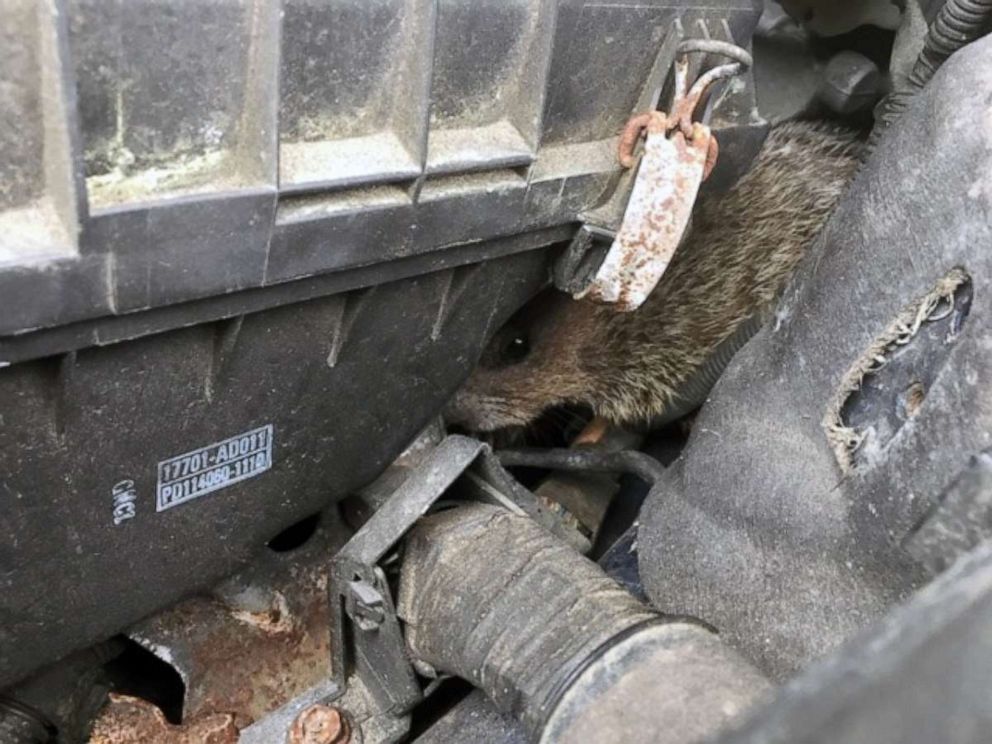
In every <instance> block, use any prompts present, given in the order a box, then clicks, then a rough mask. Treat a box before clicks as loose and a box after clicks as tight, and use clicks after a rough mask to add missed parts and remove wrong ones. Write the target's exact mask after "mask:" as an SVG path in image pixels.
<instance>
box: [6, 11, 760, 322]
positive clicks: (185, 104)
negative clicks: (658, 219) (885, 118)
mask: <svg viewBox="0 0 992 744" xmlns="http://www.w3.org/2000/svg"><path fill="white" fill-rule="evenodd" d="M63 3H64V7H63ZM759 6H760V3H757V4H756V2H752V0H746V1H745V0H723V1H721V2H717V3H711V4H709V5H708V6H707V7H706V8H705V9H703V10H699V9H697V10H691V9H692V3H691V2H688V1H687V2H685V3H678V2H674V3H673V2H671V0H641V1H640V2H637V3H629V2H603V1H602V0H596V1H594V0H281V1H280V2H276V1H275V0H197V1H196V2H186V1H181V0H127V2H121V0H44V1H42V0H37V1H36V0H0V9H2V10H3V11H4V19H5V24H4V31H3V32H2V33H3V34H4V35H3V41H4V44H3V46H2V47H0V83H2V84H3V85H2V97H0V117H2V122H3V123H4V124H6V125H7V126H5V128H4V129H5V131H4V132H3V133H0V138H3V139H2V140H0V141H2V143H3V148H2V150H0V175H2V176H3V179H4V185H5V188H4V190H3V192H2V195H0V227H3V228H5V229H3V230H0V290H2V291H3V293H4V294H3V296H2V298H0V299H2V302H3V304H4V312H0V334H6V335H9V334H12V333H23V332H27V331H30V330H32V329H38V328H45V327H50V326H54V325H61V324H65V323H71V322H76V321H81V320H87V319H93V318H100V317H104V316H107V315H109V314H123V313H130V312H135V311H139V310H144V309H151V308H157V307H162V306H166V305H172V304H176V303H183V302H187V301H192V300H201V299H204V298H209V297H212V296H216V295H220V294H229V293H232V292H238V291H241V290H247V289H252V288H258V287H264V286H269V285H272V284H276V283H281V282H286V281H292V280H297V279H301V278H306V277H310V276H315V275H318V274H322V273H326V272H331V271H337V270H341V269H346V268H350V267H354V266H366V265H372V264H375V263H381V262H387V261H392V260H396V259H399V258H403V257H407V256H411V255H414V254H418V253H425V252H433V251H437V250H441V249H447V248H450V247H452V246H454V245H458V244H464V243H473V242H478V241H481V240H486V239H490V238H495V237H499V236H506V235H512V234H516V233H520V232H524V231H529V230H535V229H544V228H551V227H556V226H560V225H567V224H570V223H574V222H576V221H577V218H578V216H579V215H580V214H582V213H583V212H585V211H586V210H588V209H590V208H591V207H593V206H595V205H596V204H597V203H598V202H599V201H600V200H601V198H602V197H603V194H604V193H605V192H606V191H607V190H608V189H609V188H610V187H611V184H612V183H613V182H614V181H613V179H614V177H615V176H616V174H617V172H618V169H617V165H616V162H615V156H614V152H615V138H616V135H617V131H618V129H619V127H620V125H621V124H622V123H623V122H624V121H625V120H626V119H627V117H628V116H629V115H630V114H631V112H632V110H633V109H634V108H636V107H638V106H642V105H643V101H645V100H650V99H651V97H650V96H649V95H646V93H650V92H652V91H653V92H654V93H657V88H658V86H659V83H658V80H657V79H656V78H657V75H655V76H654V77H652V75H651V71H652V69H654V68H655V67H657V66H658V63H659V60H661V59H662V58H665V55H666V54H668V53H669V52H670V50H671V45H672V41H671V40H672V38H673V34H677V33H681V30H680V29H681V27H680V26H677V25H676V21H677V19H678V18H679V17H680V16H681V18H682V25H683V26H685V27H686V28H688V27H689V25H691V23H693V22H694V19H698V18H700V17H703V16H705V17H706V18H707V19H709V21H716V22H722V21H726V22H727V23H729V27H730V28H733V29H735V30H734V31H733V35H734V36H737V37H739V38H740V39H742V40H745V41H746V39H747V38H748V37H749V35H750V28H751V27H752V26H753V24H754V22H755V20H756V18H757V12H758V7H759ZM680 8H683V9H684V10H680ZM10 21H12V22H10ZM737 29H740V33H738V30H737ZM666 39H668V40H669V41H668V44H667V45H666V44H665V40H666ZM664 50H668V51H664ZM666 69H667V68H666ZM77 100H78V105H77V104H76V101H77ZM8 184H9V185H8Z"/></svg>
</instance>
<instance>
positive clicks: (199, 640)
mask: <svg viewBox="0 0 992 744" xmlns="http://www.w3.org/2000/svg"><path fill="white" fill-rule="evenodd" d="M335 529H337V528H335ZM340 543H341V539H339V538H338V537H337V536H332V535H330V534H329V533H328V532H327V531H326V530H325V528H321V529H318V531H317V532H316V534H315V535H314V536H313V537H312V538H311V539H310V541H309V542H307V543H306V545H304V546H303V547H301V548H299V549H297V550H296V551H295V552H293V553H287V554H272V555H269V556H264V557H263V559H262V560H261V561H260V563H259V564H258V565H257V566H256V567H254V568H253V570H252V572H251V573H250V574H245V575H243V576H242V577H240V578H238V579H235V580H231V581H230V582H228V583H227V584H225V585H223V586H222V587H221V589H218V590H216V591H215V595H217V596H210V597H206V596H203V597H193V598H191V599H189V600H187V601H185V602H183V603H181V604H180V605H177V606H176V607H174V608H172V609H170V610H167V611H165V612H163V613H160V614H159V615H157V616H155V617H153V618H151V619H150V620H148V621H146V622H144V623H142V624H141V625H139V626H137V627H136V628H134V629H133V630H132V632H131V637H132V638H134V640H136V641H137V642H138V643H140V644H141V645H143V646H144V647H145V648H147V649H148V650H149V651H151V652H152V653H154V654H155V655H156V656H159V657H160V658H161V659H163V660H164V661H166V662H167V663H169V664H171V665H172V666H173V667H174V668H176V670H177V671H178V672H179V673H180V675H181V676H182V678H183V681H184V682H185V684H186V699H185V701H184V707H183V710H184V719H188V720H193V719H196V718H199V717H202V716H209V715H213V714H227V715H230V716H231V717H232V719H233V721H234V723H235V724H236V725H237V727H238V728H239V729H241V728H245V727H246V726H248V725H250V724H251V723H253V722H254V721H256V720H259V719H260V718H262V717H264V716H265V715H266V714H267V713H270V712H271V711H273V710H276V709H277V708H279V707H281V706H283V705H284V704H285V703H286V702H288V701H290V700H292V699H293V698H295V697H297V696H299V695H301V694H303V693H304V692H305V691H307V690H308V689H311V688H312V687H314V686H315V685H317V684H319V683H321V682H322V681H324V680H326V679H327V678H328V676H329V675H330V663H329V659H330V631H329V628H330V622H329V617H328V607H327V591H326V590H327V574H326V569H325V567H324V566H325V564H326V557H327V556H329V555H332V554H333V552H334V550H335V548H336V546H337V545H340Z"/></svg>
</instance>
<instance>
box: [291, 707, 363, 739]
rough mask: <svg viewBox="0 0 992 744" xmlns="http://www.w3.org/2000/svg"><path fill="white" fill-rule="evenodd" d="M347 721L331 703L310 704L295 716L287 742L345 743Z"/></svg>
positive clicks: (347, 732)
mask: <svg viewBox="0 0 992 744" xmlns="http://www.w3.org/2000/svg"><path fill="white" fill-rule="evenodd" d="M350 739H351V735H350V733H349V730H348V721H347V720H346V719H345V718H344V716H342V715H341V711H339V710H338V709H337V708H335V707H334V706H332V705H320V704H318V705H311V706H310V707H309V708H307V709H306V710H304V711H303V712H302V713H300V715H299V716H297V718H296V720H295V721H293V725H292V727H291V728H290V730H289V739H288V740H287V744H347V742H348V741H349V740H350Z"/></svg>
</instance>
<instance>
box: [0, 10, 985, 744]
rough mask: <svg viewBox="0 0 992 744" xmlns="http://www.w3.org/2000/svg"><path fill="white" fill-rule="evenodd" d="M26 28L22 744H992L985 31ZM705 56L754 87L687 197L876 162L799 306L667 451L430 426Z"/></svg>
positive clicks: (773, 21) (18, 451)
mask: <svg viewBox="0 0 992 744" xmlns="http://www.w3.org/2000/svg"><path fill="white" fill-rule="evenodd" d="M969 3H971V4H969ZM3 4H4V2H2V1H0V7H2V6H3ZM9 5H10V8H9V10H10V11H11V16H10V17H11V18H15V19H16V20H17V26H18V28H19V29H20V30H21V31H22V32H23V31H24V29H30V30H32V33H20V34H17V33H13V34H10V35H8V34H7V32H6V31H5V32H4V33H3V35H2V36H3V38H5V39H6V38H8V37H9V40H10V41H11V44H10V45H9V47H10V49H11V50H12V51H10V52H7V51H0V60H3V59H8V58H9V60H14V61H17V63H18V64H17V65H13V64H12V65H8V66H7V69H8V72H7V73H0V82H4V83H5V84H6V85H7V87H8V88H9V89H10V90H11V91H12V93H11V95H10V97H9V99H3V100H0V111H4V112H5V113H7V114H10V116H11V117H12V119H19V120H23V121H25V122H35V123H36V122H38V121H42V120H43V121H44V122H45V126H44V127H40V128H38V127H35V124H34V123H32V124H31V125H30V126H31V127H35V128H37V129H38V131H41V132H42V134H39V135H37V137H35V138H34V139H32V138H30V137H21V138H20V139H18V138H16V137H14V138H13V139H11V141H10V143H7V142H6V140H2V141H4V143H5V147H4V149H3V151H2V152H0V173H2V174H4V175H3V178H4V179H5V183H7V184H8V185H9V186H10V187H9V188H7V189H6V190H4V191H2V192H0V194H2V195H3V197H4V198H3V199H2V200H0V225H3V224H9V226H10V229H9V230H7V231H4V232H5V234H4V236H3V237H0V257H2V258H4V259H7V260H3V261H0V296H2V297H3V304H4V308H5V312H4V314H3V317H2V318H0V400H2V403H3V405H2V411H0V421H2V425H0V485H2V488H0V492H2V493H3V494H4V497H3V500H2V501H0V535H2V539H0V691H2V692H0V739H2V740H3V741H4V742H7V741H8V740H9V741H10V743H11V744H27V743H28V742H32V743H33V742H59V743H60V744H69V743H70V742H83V741H89V742H92V743H93V744H126V743H127V742H139V741H140V742H156V743H158V742H160V743H161V744H201V743H202V744H207V743H208V742H209V743H211V744H225V743H227V742H231V743H232V744H233V743H234V742H241V743H243V744H276V743H279V744H281V743H282V742H284V741H285V742H292V744H312V742H321V743H322V744H332V743H334V742H337V743H338V744H343V743H344V742H349V741H355V742H367V744H376V743H378V742H398V741H417V742H421V743H422V744H430V742H450V743H455V742H461V741H464V742H476V741H491V742H494V743H500V744H501V743H504V742H505V743H507V744H508V743H509V742H522V741H541V742H559V741H560V742H569V741H578V740H579V739H586V738H595V739H602V740H606V741H617V742H620V741H623V742H635V741H653V742H672V743H673V744H675V743H676V742H678V743H685V744H688V743H689V742H704V741H706V742H720V743H721V744H743V743H744V742H754V743H757V742H769V743H771V742H783V743H784V742H799V741H803V742H811V743H812V742H827V741H830V742H851V743H852V744H853V743H854V742H868V741H870V742H873V743H874V742H879V743H882V744H884V742H893V743H895V742H910V743H918V744H931V743H932V742H936V741H940V742H947V744H958V743H960V744H966V743H970V742H975V743H976V744H978V743H979V742H983V741H985V740H986V739H987V732H988V731H990V730H992V720H990V718H989V711H988V709H987V704H986V702H985V700H984V697H985V696H984V694H983V691H985V690H987V689H989V686H990V684H992V648H989V643H988V638H989V637H990V635H989V632H988V631H989V628H988V625H989V621H988V618H989V617H990V616H992V615H990V611H989V607H988V606H989V603H990V601H992V556H990V554H989V548H988V545H987V543H986V542H985V541H986V539H987V538H988V537H989V536H990V535H989V529H990V528H989V524H990V520H989V509H990V506H989V504H990V501H989V498H988V492H989V489H988V487H987V486H988V480H987V478H986V475H987V471H988V462H987V460H988V450H989V446H990V445H989V442H988V439H989V437H990V436H992V435H990V432H992V425H990V421H989V420H988V417H989V415H992V414H990V409H989V406H990V401H989V400H988V394H987V393H986V390H985V386H984V385H983V381H984V372H985V370H987V369H992V359H988V358H986V357H987V350H988V349H989V348H992V345H990V344H989V343H988V339H987V338H986V336H987V333H986V328H987V327H988V324H986V323H985V322H984V316H985V314H986V313H987V312H988V308H987V303H986V301H985V293H984V291H983V287H984V286H985V285H986V283H987V281H986V277H987V275H988V273H989V271H990V270H992V267H990V266H989V258H988V256H987V255H986V253H987V251H985V250H984V247H985V246H986V245H989V244H990V241H992V185H990V184H992V176H990V175H989V174H990V173H992V138H990V131H992V129H990V126H992V124H990V119H989V111H990V110H992V44H990V38H989V37H987V36H985V34H987V32H988V31H989V30H990V29H989V25H988V23H989V21H988V19H989V17H990V16H992V12H987V11H989V9H987V8H985V6H984V5H982V3H981V2H979V0H964V2H957V3H955V2H953V0H949V2H948V3H946V4H945V3H940V2H935V3H917V2H907V3H905V4H904V7H898V8H897V7H896V6H895V5H891V4H888V3H874V2H872V3H840V4H824V3H815V2H789V3H783V7H779V6H778V5H777V4H776V3H767V4H764V5H763V4H762V3H736V2H726V3H707V4H705V7H703V6H702V5H697V4H696V3H693V2H691V0H687V2H684V3H676V4H672V3H661V2H658V3H655V2H645V3H638V4H633V5H631V4H621V3H592V2H586V1H585V0H575V1H574V2H573V1H572V0H562V1H561V2H552V1H550V0H520V1H519V2H517V1H516V0H515V1H514V2H508V3H505V4H489V3H479V2H469V1H468V0H458V1H455V0H440V1H439V2H420V0H410V1H409V2H405V1H404V2H382V3H376V4H365V3H353V2H348V1H346V0H341V1H340V2H338V1H337V0H335V2H333V3H329V4H327V6H326V7H324V6H321V5H318V4H309V3H303V2H295V1H294V0H284V3H283V4H282V8H281V10H279V11H277V10H275V5H273V4H271V3H265V2H262V0H258V2H254V0H253V2H249V3H231V2H227V0H218V2H215V3H204V4H202V6H197V5H195V4H188V5H182V4H179V3H175V2H171V1H169V0H155V1H154V2H152V1H150V2H147V3H141V4H139V5H140V7H139V5H136V6H134V7H127V8H125V7H123V6H121V7H118V5H115V4H113V3H108V2H103V0H84V1H82V2H67V3H62V2H57V3H54V4H52V5H51V6H49V5H47V4H44V5H42V4H39V5H34V4H32V3H21V2H19V1H17V0H10V2H9ZM972 5H974V6H975V7H972ZM965 6H967V7H965ZM962 8H964V10H962ZM143 13H145V14H148V15H147V16H145V17H144V20H143V16H142V14H143ZM961 13H964V14H965V16H966V17H967V18H968V19H971V21H973V23H972V26H973V28H971V27H968V28H965V26H962V25H960V24H961V23H963V21H961V18H962V17H965V16H962V15H960V14H961ZM968 14H970V15H968ZM180 17H181V18H182V19H183V21H184V23H183V24H182V25H172V24H173V23H179V21H177V20H176V19H177V18H180ZM145 20H147V22H145ZM942 24H943V25H942ZM947 28H951V29H953V30H954V33H956V34H958V35H959V37H960V38H959V37H958V36H956V37H954V38H955V39H957V42H956V44H957V47H953V48H952V46H951V45H950V42H948V41H947V39H949V38H950V36H949V35H948V33H949V32H947ZM483 30H484V31H483ZM111 32H113V33H111ZM115 35H116V38H117V39H118V40H119V41H120V40H121V39H127V40H128V42H129V43H127V44H124V45H123V46H119V47H116V48H112V44H111V41H110V39H111V38H113V37H115ZM206 39H212V41H211V42H210V43H211V44H214V46H213V47H212V48H211V49H212V51H211V49H208V47H207V45H206V42H205V40H206ZM687 40H688V41H691V42H694V43H696V44H697V45H699V44H703V42H706V43H711V42H714V41H718V42H721V43H725V44H733V45H735V47H740V48H743V49H744V50H749V53H748V52H742V53H743V54H747V59H748V61H749V64H750V66H741V67H740V68H739V69H738V70H737V71H736V72H735V73H734V75H735V76H734V77H732V78H728V79H726V80H724V81H722V82H721V83H720V85H719V86H717V88H715V90H716V91H717V92H716V93H715V94H713V95H712V96H711V97H710V96H704V97H703V104H701V105H700V109H699V112H700V113H699V114H698V115H697V117H696V118H697V121H698V120H702V119H705V122H706V125H707V126H708V127H709V129H711V130H712V133H713V137H714V138H715V139H716V140H717V141H718V142H719V157H718V158H717V159H716V167H715V169H714V170H713V171H712V173H711V174H708V175H709V178H707V179H706V180H705V181H704V182H703V184H702V186H701V189H700V194H701V196H700V197H699V198H700V199H707V198H710V199H714V198H721V195H725V194H728V193H732V191H733V189H734V188H735V186H736V185H737V184H739V183H740V182H741V178H742V176H743V175H744V174H747V173H748V172H750V171H751V169H752V168H754V163H755V159H756V158H757V157H758V154H759V152H760V149H761V147H762V145H763V143H764V142H765V141H766V138H767V136H768V131H769V127H770V122H771V123H773V124H774V123H777V122H779V121H782V120H789V119H818V120H822V119H827V120H831V121H834V122H840V123H842V124H843V125H844V126H846V127H851V128H855V129H858V130H859V131H860V132H861V133H862V135H863V139H864V140H865V142H866V155H865V158H864V161H863V163H862V164H861V165H860V167H859V168H858V172H857V174H856V176H855V177H854V179H853V181H852V183H851V185H850V187H849V188H848V189H847V190H846V191H845V193H844V195H843V197H842V198H841V200H840V203H839V205H838V206H837V207H836V209H834V210H833V211H832V213H831V215H830V217H829V219H828V220H827V222H826V225H825V227H824V228H823V230H822V231H820V232H819V234H818V236H817V238H816V240H815V241H814V242H813V243H812V244H811V246H810V248H809V251H808V255H806V256H805V257H804V258H803V259H802V261H801V262H800V264H799V268H798V269H797V271H796V273H795V275H794V276H793V277H792V279H791V280H790V281H789V282H788V284H787V286H786V289H785V291H784V293H783V294H782V296H781V298H780V299H779V300H778V301H777V302H776V303H775V305H774V310H773V312H772V314H771V315H770V316H769V317H767V318H766V317H764V316H762V317H760V318H758V319H757V320H756V321H755V323H754V324H753V327H751V326H748V327H747V328H746V330H747V331H748V333H747V335H746V336H742V337H741V339H740V340H739V342H735V343H734V344H733V346H732V348H730V347H724V351H723V352H721V353H722V354H723V356H722V357H721V360H720V366H719V368H718V369H717V370H716V371H715V372H714V373H713V374H712V376H708V377H706V379H705V380H704V383H701V385H702V387H700V388H699V390H698V391H694V396H695V394H696V393H697V392H698V394H699V397H698V399H697V398H696V397H692V400H693V403H692V405H687V406H686V407H685V410H681V409H680V410H679V414H678V416H673V417H671V418H674V419H675V420H674V421H671V420H667V419H666V420H665V421H664V422H663V423H664V425H663V426H660V425H659V421H658V420H656V421H655V422H654V423H655V426H654V427H653V428H652V427H650V426H644V425H633V424H631V425H627V426H623V425H618V424H617V423H616V422H613V423H611V424H606V423H604V422H603V421H602V420H599V419H594V418H593V413H594V411H590V410H586V409H585V408H583V407H581V406H579V407H575V406H564V407H557V408H554V409H553V410H551V411H550V412H548V413H547V414H546V415H545V416H544V417H542V418H541V419H540V420H539V422H538V423H537V424H536V425H534V426H531V427H528V429H527V430H526V431H523V432H521V431H514V432H509V433H506V432H499V433H497V434H495V435H491V434H477V433H473V432H471V431H469V432H466V431H464V430H461V429H457V428H451V427H448V428H445V424H444V422H443V421H442V420H441V418H440V415H441V414H442V412H443V410H444V409H445V407H446V406H448V405H450V402H451V401H452V399H453V396H455V394H456V391H457V390H458V389H459V388H460V387H461V386H462V385H463V384H464V383H465V380H466V378H467V377H468V376H469V374H470V373H471V372H472V370H473V368H474V367H475V366H476V364H477V363H478V362H479V360H480V357H483V361H485V358H484V356H485V354H486V353H488V352H487V351H486V349H487V344H490V342H491V340H492V339H494V338H495V339H497V341H498V340H499V339H500V338H502V337H503V336H505V337H506V342H507V343H508V344H509V346H507V347H506V349H507V353H508V354H510V355H513V354H515V353H519V352H520V344H521V343H523V344H530V343H532V342H533V340H532V339H529V338H527V337H526V336H521V334H520V332H519V327H520V325H521V322H520V319H521V318H522V317H523V315H522V314H526V313H528V312H531V313H535V312H537V313H539V312H541V311H540V307H541V304H540V303H541V300H540V299H538V300H535V298H540V297H542V296H544V297H546V296H547V294H548V293H558V294H557V295H555V296H560V294H561V293H562V292H566V293H568V294H573V295H577V294H580V293H581V292H582V291H584V290H583V289H582V287H583V286H584V285H585V284H586V283H587V282H588V281H589V279H590V277H591V276H593V275H594V274H595V273H596V272H597V271H601V270H602V267H603V266H604V265H608V263H609V261H608V260H606V259H604V256H607V255H608V253H609V249H610V245H611V241H615V240H617V236H618V235H619V234H621V233H622V230H623V221H624V218H625V211H626V210H627V209H629V204H630V202H631V201H632V200H634V199H635V197H634V196H632V194H636V193H637V192H636V189H637V188H638V186H637V178H638V176H637V169H636V168H634V169H631V170H624V169H621V168H620V167H619V165H618V164H617V162H616V157H615V154H614V153H615V150H616V146H617V141H618V138H620V135H621V129H622V127H623V123H624V122H625V121H626V120H627V119H628V118H630V116H631V114H634V113H637V112H640V111H646V110H660V111H666V110H668V109H667V108H666V107H669V106H670V105H671V104H672V101H675V100H677V97H678V91H677V88H678V83H677V78H676V74H677V73H676V72H675V70H676V68H677V66H678V64H679V60H681V59H682V58H683V56H682V55H683V52H681V51H679V50H680V49H682V50H684V49H685V48H686V47H685V46H684V45H685V43H686V41H687ZM965 42H970V43H965ZM680 44H681V45H682V46H681V47H680ZM132 46H133V49H132V48H131V47H132ZM718 48H719V47H712V46H711V47H708V48H707V49H709V50H712V49H718ZM713 55H714V53H713V52H712V51H707V52H706V53H704V54H700V55H699V58H698V60H697V63H696V64H694V67H695V68H696V69H694V70H693V74H694V75H696V76H698V75H701V74H703V72H704V71H705V70H707V69H713V67H714V65H715V64H717V62H716V61H714V60H715V56H713ZM211 56H215V57H216V59H217V67H216V69H214V70H213V71H212V72H211V74H210V75H205V74H203V71H204V70H206V69H207V61H208V59H209V58H210V57H211ZM717 56H718V55H717ZM752 56H753V62H751V57H752ZM742 59H743V57H742ZM111 60H112V61H113V64H111V62H110V61H111ZM314 66H317V67H319V71H318V72H314V71H313V68H314ZM921 69H922V70H923V71H922V72H921ZM362 74H366V75H367V76H368V77H367V79H366V78H362V77H361V75H362ZM18 76H20V77H18ZM360 80H361V81H363V82H361V84H359V82H357V81H360ZM387 89H390V90H394V91H397V92H396V95H395V97H394V98H392V99H390V97H388V96H386V94H385V93H384V91H385V90H387ZM155 111H159V112H160V113H159V114H157V115H156V114H154V113H153V112H155ZM162 112H164V113H162ZM370 112H371V113H370ZM156 116H158V117H159V118H156ZM148 117H151V118H148ZM204 122H207V123H208V124H210V127H207V128H206V129H205V128H203V127H205V126H206V125H205V124H204ZM115 127H116V129H115ZM211 128H212V129H211ZM208 129H211V131H214V130H215V131H214V134H211V133H210V131H207V130H208ZM650 136H651V135H650V134H649V135H648V137H649V138H650ZM35 140H37V141H35ZM650 141H651V140H650V139H649V140H648V143H650ZM39 143H40V144H39ZM8 144H10V146H9V147H8V146H7V145H8ZM644 149H645V153H647V150H648V147H647V146H646V147H645V148H644ZM644 157H647V155H646V154H645V155H644ZM700 167H702V166H701V164H700ZM111 181H113V183H111ZM25 209H28V212H30V215H29V217H30V219H29V220H28V223H24V222H19V221H16V220H17V219H21V218H23V216H24V215H25V214H28V212H25V211H24V210H25ZM36 209H42V211H44V210H48V212H46V214H48V213H51V214H54V215H55V216H56V218H57V219H56V220H55V222H49V223H46V224H48V225H49V227H51V226H52V225H55V227H52V229H51V230H48V232H47V233H46V234H45V236H44V240H42V241H41V242H40V243H38V242H37V241H35V240H34V237H32V236H35V237H37V236H36V235H35V232H34V231H35V230H36V228H38V226H39V225H41V222H40V221H39V220H38V219H36V218H35V217H31V215H34V214H35V213H34V212H31V210H36ZM18 214H20V215H21V218H17V217H16V216H17V215H18ZM39 214H40V213H39ZM15 218H16V219H15ZM696 219H697V220H698V214H697V217H696ZM8 220H10V222H9V223H8ZM56 223H57V224H56ZM23 224H29V225H30V227H31V229H30V230H27V229H22V228H21V227H20V226H21V225H23ZM56 228H57V229H56ZM689 229H692V228H691V227H690V228H689ZM28 238H31V240H28ZM39 245H41V246H42V247H41V248H39V247H38V246H39ZM676 255H678V254H677V253H676ZM542 293H543V294H542ZM578 301H580V302H583V301H588V300H578ZM534 308H538V309H536V310H535V309H534ZM8 309H9V310H8ZM635 312H637V311H635ZM758 321H760V322H758ZM508 323H509V325H507V324H508ZM507 329H509V330H507ZM759 329H760V330H759ZM752 333H753V334H754V335H753V338H751V337H750V335H751V334H752ZM501 334H502V335H501ZM521 339H523V341H521ZM724 357H725V358H724ZM714 382H715V384H714ZM700 401H703V402H702V405H701V407H699V408H698V411H696V410H695V409H696V407H697V404H698V403H699V402H700ZM689 411H691V413H688V414H687V415H684V414H686V413H687V412H689ZM476 434H477V435H476ZM4 737H5V738H4Z"/></svg>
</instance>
